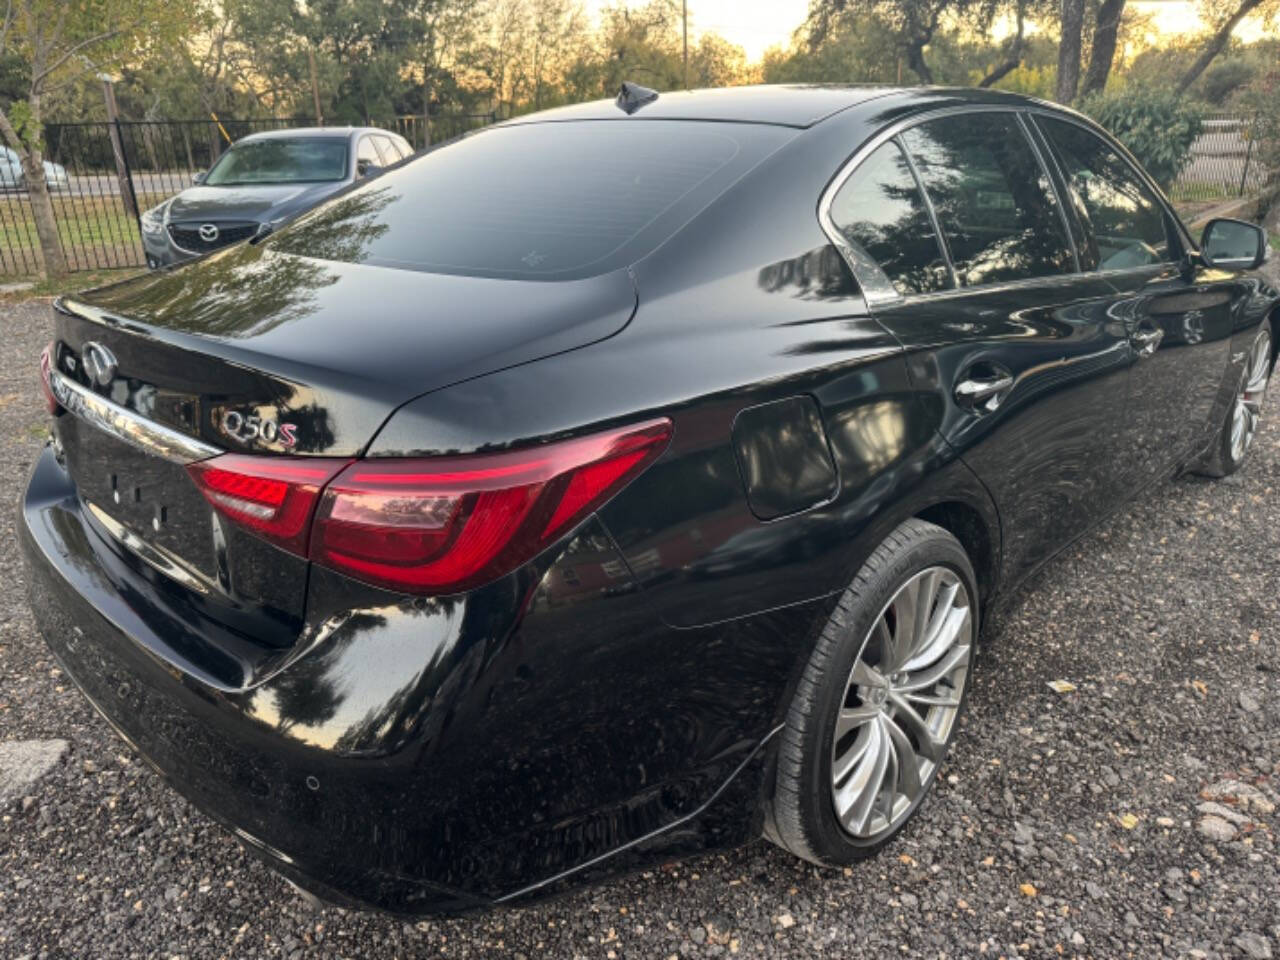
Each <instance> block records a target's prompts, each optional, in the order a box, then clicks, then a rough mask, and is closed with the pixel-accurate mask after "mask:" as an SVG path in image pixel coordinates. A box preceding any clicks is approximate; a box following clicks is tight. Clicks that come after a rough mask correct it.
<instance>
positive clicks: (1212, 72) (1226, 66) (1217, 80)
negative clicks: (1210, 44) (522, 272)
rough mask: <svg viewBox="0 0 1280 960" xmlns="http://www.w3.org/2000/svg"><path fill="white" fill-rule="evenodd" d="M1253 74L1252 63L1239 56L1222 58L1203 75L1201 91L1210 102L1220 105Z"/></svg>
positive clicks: (1252, 76) (1247, 81)
mask: <svg viewBox="0 0 1280 960" xmlns="http://www.w3.org/2000/svg"><path fill="white" fill-rule="evenodd" d="M1254 76H1255V70H1254V67H1253V64H1251V63H1249V62H1248V61H1247V60H1243V59H1240V58H1236V59H1232V60H1223V61H1222V62H1221V63H1219V64H1218V65H1217V66H1216V67H1212V68H1210V69H1209V70H1208V71H1207V72H1206V73H1205V75H1204V80H1203V83H1202V87H1201V93H1202V95H1203V96H1204V99H1205V100H1206V101H1207V102H1209V103H1212V104H1216V105H1219V106H1220V105H1222V104H1224V103H1226V102H1227V99H1228V98H1229V97H1230V96H1231V95H1232V94H1233V93H1235V92H1236V91H1237V90H1239V89H1240V88H1241V87H1243V86H1246V85H1247V84H1248V83H1249V82H1250V81H1251V80H1253V78H1254Z"/></svg>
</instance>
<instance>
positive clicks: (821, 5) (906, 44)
mask: <svg viewBox="0 0 1280 960" xmlns="http://www.w3.org/2000/svg"><path fill="white" fill-rule="evenodd" d="M1081 2H1083V0H1081ZM972 6H973V3H972V2H971V0H813V2H812V3H811V5H810V7H809V18H808V20H807V21H806V27H807V29H808V32H809V45H810V47H811V48H813V47H816V46H818V45H819V44H820V43H822V42H823V41H824V40H825V39H826V38H827V37H828V36H829V35H830V34H831V32H832V31H833V29H834V28H835V27H836V26H837V25H838V24H839V22H840V21H841V20H843V19H846V18H847V17H849V16H851V15H852V16H854V17H857V18H860V19H870V20H878V21H880V22H882V23H884V24H885V25H886V26H887V27H888V28H889V29H890V31H891V32H892V34H893V37H894V45H895V46H896V48H897V52H898V53H900V54H901V55H902V57H903V59H905V60H906V63H907V66H908V67H909V68H910V69H911V71H912V72H913V73H914V74H915V75H916V76H917V77H919V78H920V80H921V81H922V82H923V83H933V71H932V70H931V69H930V68H929V64H928V63H926V62H925V56H924V51H925V47H927V46H928V45H929V43H930V42H931V41H932V40H933V38H934V35H935V34H936V33H937V32H938V27H939V25H940V24H941V22H942V17H943V15H944V14H947V15H950V16H955V17H963V16H965V15H966V14H968V13H969V11H970V9H971V8H972Z"/></svg>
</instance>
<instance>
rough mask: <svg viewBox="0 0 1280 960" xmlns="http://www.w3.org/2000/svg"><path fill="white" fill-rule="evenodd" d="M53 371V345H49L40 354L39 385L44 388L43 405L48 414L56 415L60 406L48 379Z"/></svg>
mask: <svg viewBox="0 0 1280 960" xmlns="http://www.w3.org/2000/svg"><path fill="white" fill-rule="evenodd" d="M52 371H53V344H52V343H51V344H49V345H48V346H47V347H45V348H44V350H42V351H41V353H40V385H41V386H42V387H44V404H45V406H46V407H48V408H49V412H50V413H57V412H58V411H59V410H60V409H62V404H60V403H58V398H57V397H55V396H54V395H53V384H52V383H51V382H50V377H51V376H52Z"/></svg>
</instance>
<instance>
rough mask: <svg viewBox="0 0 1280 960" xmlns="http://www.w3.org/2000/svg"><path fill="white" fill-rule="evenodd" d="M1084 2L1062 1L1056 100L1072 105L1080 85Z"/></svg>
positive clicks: (1079, 0) (1082, 0)
mask: <svg viewBox="0 0 1280 960" xmlns="http://www.w3.org/2000/svg"><path fill="white" fill-rule="evenodd" d="M1083 27H1084V0H1062V42H1061V43H1060V44H1059V45H1058V86H1057V90H1056V91H1055V93H1054V99H1055V100H1057V101H1058V102H1059V103H1070V102H1071V101H1072V100H1074V99H1075V98H1076V87H1078V86H1079V84H1080V33H1081V30H1082V29H1083Z"/></svg>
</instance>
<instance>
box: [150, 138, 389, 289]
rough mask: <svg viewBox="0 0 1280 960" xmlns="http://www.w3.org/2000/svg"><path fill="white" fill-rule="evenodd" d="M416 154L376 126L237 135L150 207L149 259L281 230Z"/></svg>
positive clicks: (176, 257)
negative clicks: (182, 186)
mask: <svg viewBox="0 0 1280 960" xmlns="http://www.w3.org/2000/svg"><path fill="white" fill-rule="evenodd" d="M412 154H413V148H412V147H411V146H409V143H408V141H407V140H405V139H404V137H402V136H400V135H399V134H395V133H391V132H389V131H387V130H381V129H378V128H375V127H309V128H301V129H292V130H272V131H269V132H266V133H255V134H252V135H251V136H248V137H244V138H243V139H241V140H237V141H236V142H235V144H233V145H232V147H231V148H230V149H229V150H227V151H226V152H225V153H224V154H223V155H222V156H221V157H219V158H218V160H217V162H215V163H214V165H213V166H212V167H211V168H210V169H209V171H208V172H207V173H197V174H196V175H195V177H194V178H193V179H194V181H195V185H194V186H192V187H189V188H188V189H186V190H183V191H182V192H181V193H179V194H178V195H176V196H174V197H170V198H169V199H168V200H166V201H164V203H161V204H159V205H157V206H155V207H152V208H151V209H150V210H147V211H146V212H145V213H143V214H142V218H141V219H142V245H143V247H144V249H145V250H146V255H147V265H148V266H150V267H153V268H156V267H164V266H169V265H170V264H174V263H179V262H181V261H183V260H189V259H191V258H192V257H198V256H201V255H203V254H206V253H210V252H212V251H214V250H218V249H220V248H221V247H225V246H228V245H230V244H233V243H238V242H239V241H241V240H247V239H248V238H250V237H252V236H254V234H256V233H257V232H258V231H259V230H261V229H262V228H263V227H264V226H266V227H268V228H270V229H274V228H275V227H276V226H278V225H279V224H280V223H282V222H283V221H285V220H288V219H289V218H290V217H293V216H295V215H296V214H299V213H301V212H303V211H304V210H308V209H310V208H311V207H313V206H315V205H316V204H317V203H319V202H320V201H321V200H324V199H325V198H326V197H328V196H330V195H332V194H334V193H337V192H338V191H339V190H341V189H342V188H343V187H346V186H347V185H348V184H350V183H351V182H352V181H355V180H359V179H360V178H362V177H367V176H370V175H372V174H374V173H376V172H378V171H379V170H381V169H382V168H383V167H388V166H391V165H392V164H394V163H398V162H399V161H401V160H403V159H404V158H405V157H408V156H411V155H412Z"/></svg>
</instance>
